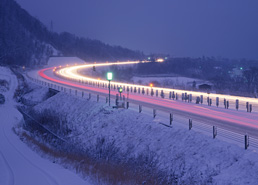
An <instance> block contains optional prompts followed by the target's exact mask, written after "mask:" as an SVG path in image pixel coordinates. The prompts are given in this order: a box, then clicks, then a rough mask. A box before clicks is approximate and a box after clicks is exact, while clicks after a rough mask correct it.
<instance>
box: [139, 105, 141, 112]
mask: <svg viewBox="0 0 258 185" xmlns="http://www.w3.org/2000/svg"><path fill="white" fill-rule="evenodd" d="M141 112H142V106H141V105H139V113H141Z"/></svg>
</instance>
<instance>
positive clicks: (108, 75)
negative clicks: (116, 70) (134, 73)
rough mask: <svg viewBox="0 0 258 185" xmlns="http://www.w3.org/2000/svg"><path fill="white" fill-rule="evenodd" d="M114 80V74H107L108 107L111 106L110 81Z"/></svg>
mask: <svg viewBox="0 0 258 185" xmlns="http://www.w3.org/2000/svg"><path fill="white" fill-rule="evenodd" d="M112 79H113V73H112V72H108V73H107V80H108V92H109V93H108V105H109V106H110V81H111V80H112Z"/></svg>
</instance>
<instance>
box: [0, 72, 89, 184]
mask: <svg viewBox="0 0 258 185" xmlns="http://www.w3.org/2000/svg"><path fill="white" fill-rule="evenodd" d="M2 77H3V78H4V79H6V80H7V81H9V83H10V89H9V91H7V92H4V93H3V94H4V95H5V97H6V103H5V104H4V105H0V185H13V184H17V185H58V184H60V185H65V184H67V185H77V184H78V185H79V184H84V185H85V184H90V183H88V182H86V181H84V180H83V179H81V178H80V177H79V176H77V175H76V174H74V173H73V172H71V171H69V170H67V169H64V168H63V167H62V166H60V165H58V164H54V163H52V162H51V161H49V160H47V159H43V158H41V157H40V156H39V155H38V154H36V153H35V152H33V151H32V150H31V149H30V148H29V147H28V146H27V145H26V144H24V143H23V142H22V141H21V140H20V139H19V138H18V136H17V135H16V134H15V133H14V132H13V130H12V128H13V126H14V125H15V124H17V123H18V122H19V121H21V120H22V115H21V114H20V113H19V112H18V110H17V109H16V108H15V102H14V100H13V94H14V91H15V89H16V87H17V79H16V77H15V75H13V74H11V71H10V70H9V69H7V68H1V67H0V79H1V78H2Z"/></svg>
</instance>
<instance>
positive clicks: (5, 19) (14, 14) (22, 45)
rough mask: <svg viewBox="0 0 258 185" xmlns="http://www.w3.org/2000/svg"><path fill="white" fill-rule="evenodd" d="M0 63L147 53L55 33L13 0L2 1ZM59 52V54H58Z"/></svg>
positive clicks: (128, 56)
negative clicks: (54, 55)
mask: <svg viewBox="0 0 258 185" xmlns="http://www.w3.org/2000/svg"><path fill="white" fill-rule="evenodd" d="M0 28H1V29H0V63H2V64H18V65H30V66H31V65H37V64H45V63H46V61H47V59H48V57H50V56H52V55H53V53H59V54H60V55H64V56H77V57H80V58H82V59H85V60H101V61H103V60H129V59H141V58H143V57H144V54H143V53H142V52H139V51H132V50H129V49H126V48H122V47H120V46H110V45H107V44H104V43H102V42H101V41H98V40H92V39H86V38H80V37H77V36H75V35H72V34H70V33H61V34H58V33H54V32H51V31H49V30H48V29H47V27H46V26H45V25H43V24H42V23H41V22H40V21H39V20H38V19H36V18H34V17H32V16H31V15H30V14H29V13H28V12H27V11H25V10H24V9H22V8H21V7H20V6H19V5H18V4H17V3H16V2H15V1H14V0H1V1H0ZM56 50H57V51H56Z"/></svg>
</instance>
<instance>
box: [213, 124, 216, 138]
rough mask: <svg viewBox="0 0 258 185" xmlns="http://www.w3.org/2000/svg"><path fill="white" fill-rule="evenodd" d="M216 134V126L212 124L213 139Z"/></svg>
mask: <svg viewBox="0 0 258 185" xmlns="http://www.w3.org/2000/svg"><path fill="white" fill-rule="evenodd" d="M216 136H217V127H216V126H213V139H215V138H216Z"/></svg>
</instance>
